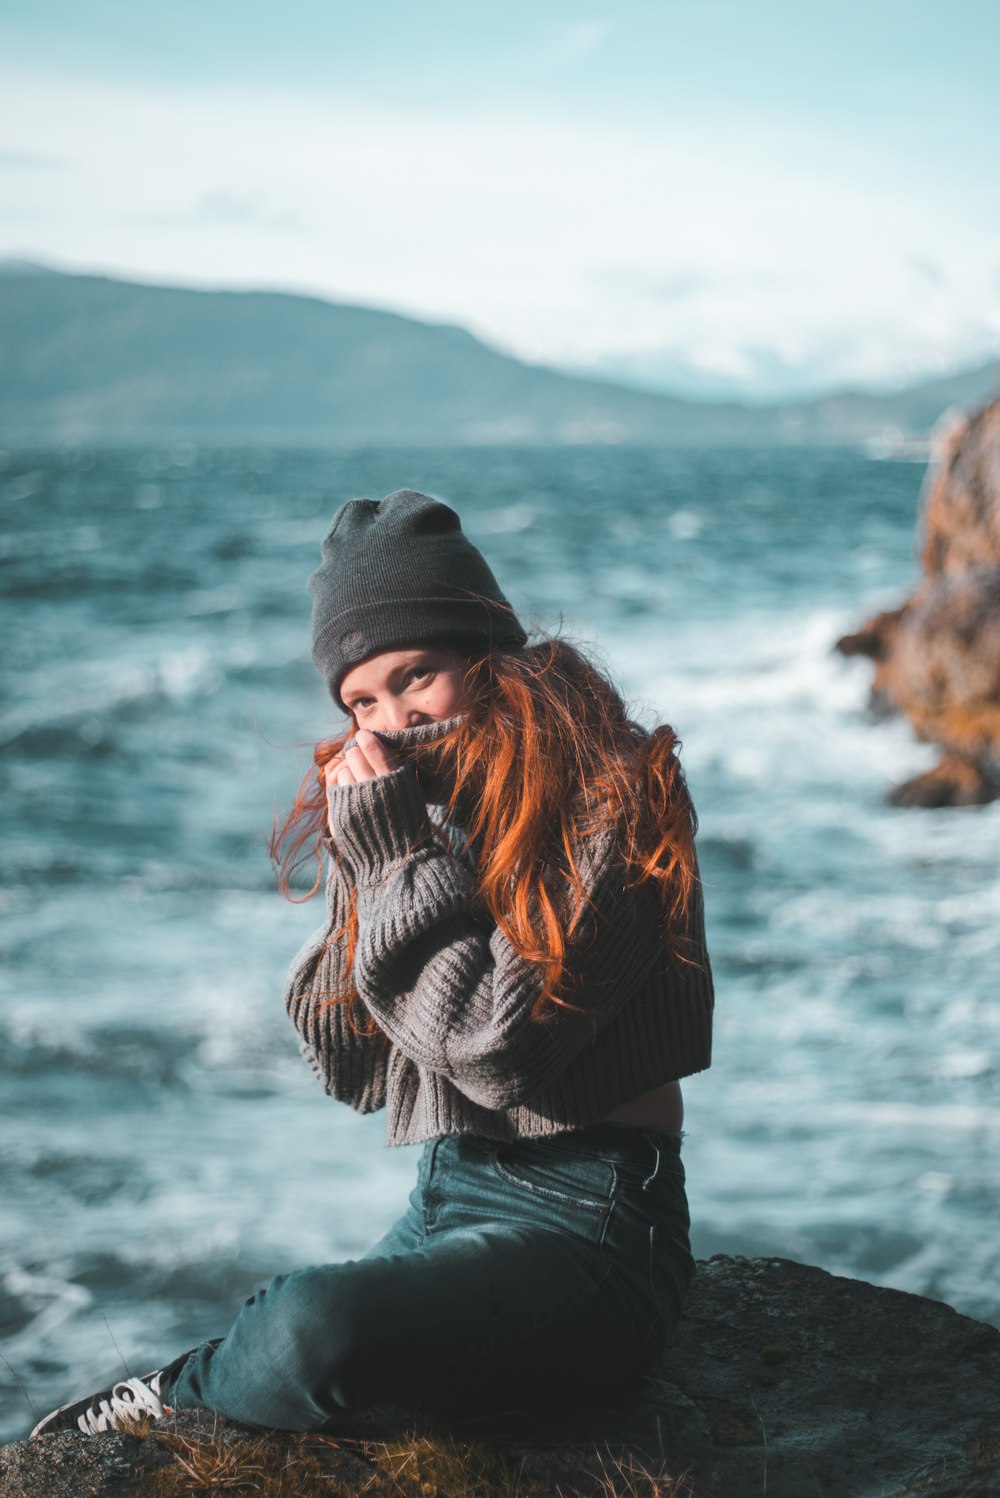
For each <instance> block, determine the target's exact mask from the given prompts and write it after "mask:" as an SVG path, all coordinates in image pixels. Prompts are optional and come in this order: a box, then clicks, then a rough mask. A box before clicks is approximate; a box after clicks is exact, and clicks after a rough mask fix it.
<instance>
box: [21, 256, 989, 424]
mask: <svg viewBox="0 0 1000 1498" xmlns="http://www.w3.org/2000/svg"><path fill="white" fill-rule="evenodd" d="M998 372H1000V364H986V365H984V366H982V367H981V368H979V369H973V370H960V371H956V372H955V373H954V374H953V375H951V376H945V377H941V378H938V379H934V380H930V381H924V382H921V383H920V384H918V385H914V386H908V387H904V388H903V389H901V390H898V391H895V392H891V393H889V394H880V395H874V394H869V393H867V392H865V391H863V390H856V389H842V390H834V391H831V392H830V393H829V394H827V395H824V396H819V397H811V398H809V399H805V400H801V401H783V402H775V403H773V404H769V405H763V404H760V405H758V404H746V403H743V402H740V401H737V400H703V399H699V398H697V397H689V396H684V395H671V394H667V393H661V392H656V391H648V390H638V389H636V388H635V387H634V386H629V385H622V384H618V383H616V382H615V381H613V380H610V379H595V378H590V377H587V376H585V375H582V374H574V373H568V372H563V371H560V370H555V369H551V368H548V367H547V366H544V365H537V364H526V363H524V362H522V361H520V360H518V359H517V358H515V357H514V356H512V355H509V354H506V353H503V352H501V351H500V350H498V349H495V348H493V347H491V346H490V345H489V344H488V343H485V342H484V341H483V340H481V339H479V338H478V337H477V336H476V335H475V334H473V333H471V332H470V331H469V330H468V329H466V328H463V327H461V326H460V325H459V324H455V323H431V322H426V321H423V320H420V319H417V318H413V317H409V316H407V315H405V314H403V313H399V312H393V311H389V310H383V309H378V308H371V307H362V306H357V305H354V304H350V303H342V302H334V301H331V300H329V299H327V298H324V297H321V296H317V295H315V294H311V293H307V292H294V291H271V290H257V289H253V288H248V289H243V288H220V289H217V290H212V289H202V288H193V287H179V286H168V285H161V284H155V283H147V282H141V281H133V280H128V279H123V278H119V277H115V276H109V275H105V274H89V273H87V274H83V273H76V272H69V271H64V270H60V269H56V268H55V267H51V266H45V265H39V264H38V263H36V262H32V261H26V260H15V261H7V262H0V438H2V439H3V440H4V441H7V442H8V443H9V442H12V441H13V442H57V443H58V442H73V441H86V442H110V443H119V442H124V443H129V442H139V441H148V440H158V439H159V440H192V441H199V442H211V441H218V442H249V443H254V442H262V443H268V444H274V443H307V444H309V445H319V446H324V445H337V444H340V443H344V442H349V443H359V442H360V443H364V442H380V443H388V444H390V445H392V444H421V443H428V444H435V445H436V444H442V445H444V444H450V443H470V444H478V443H525V444H532V443H574V442H641V443H649V444H655V443H669V444H679V445H688V444H695V443H704V442H716V443H722V444H725V445H738V444H744V443H746V444H757V443H775V442H778V443H789V442H794V443H827V442H844V441H848V442H852V441H853V442H871V441H874V440H877V439H878V438H880V437H881V436H882V435H883V434H884V432H885V430H886V428H890V429H891V430H892V431H893V432H894V433H895V432H897V431H898V432H899V434H900V435H902V436H905V437H909V438H913V437H917V438H925V437H927V436H928V435H929V434H930V432H931V431H932V429H933V427H934V424H935V422H936V421H937V420H938V419H939V418H940V417H941V416H942V413H943V412H945V411H946V410H947V409H948V408H949V407H952V408H954V407H964V406H966V405H970V404H975V403H976V402H980V403H982V402H985V401H986V400H987V399H989V397H990V395H991V393H993V391H994V389H995V386H996V383H997V375H998Z"/></svg>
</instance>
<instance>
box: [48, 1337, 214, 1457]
mask: <svg viewBox="0 0 1000 1498" xmlns="http://www.w3.org/2000/svg"><path fill="white" fill-rule="evenodd" d="M187 1357H188V1354H187V1353H186V1352H185V1353H184V1354H183V1355H182V1356H181V1357H179V1358H175V1359H174V1361H173V1362H172V1363H168V1364H167V1366H166V1367H165V1368H157V1369H156V1370H155V1371H154V1372H153V1373H146V1374H144V1375H143V1377H142V1378H123V1379H121V1380H120V1382H119V1383H117V1384H113V1385H112V1387H111V1388H110V1389H105V1390H103V1391H102V1392H101V1393H100V1394H91V1395H90V1396H89V1397H88V1398H87V1399H77V1400H75V1401H74V1403H72V1404H61V1405H60V1406H59V1408H58V1409H57V1410H53V1411H52V1413H51V1415H46V1416H45V1419H44V1420H39V1422H38V1424H37V1425H36V1426H35V1428H34V1430H33V1431H32V1432H31V1435H30V1436H29V1438H28V1439H29V1440H34V1438H35V1436H47V1435H51V1434H52V1432H53V1431H57V1430H82V1431H83V1433H84V1435H85V1436H96V1435H100V1433H101V1432H102V1431H105V1430H123V1429H127V1427H128V1426H129V1425H133V1424H135V1423H136V1421H139V1420H142V1419H147V1420H162V1419H163V1416H164V1415H171V1414H173V1410H172V1408H171V1406H170V1405H169V1404H164V1402H163V1394H164V1391H165V1390H166V1388H167V1387H168V1382H169V1380H168V1378H167V1375H168V1374H173V1373H175V1372H177V1371H179V1369H180V1367H181V1365H182V1364H183V1363H184V1362H185V1360H186V1359H187Z"/></svg>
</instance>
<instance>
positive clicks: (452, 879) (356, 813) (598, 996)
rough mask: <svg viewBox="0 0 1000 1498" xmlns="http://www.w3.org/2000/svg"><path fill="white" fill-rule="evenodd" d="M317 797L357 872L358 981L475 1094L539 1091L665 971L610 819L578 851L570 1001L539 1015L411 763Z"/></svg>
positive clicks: (537, 984) (415, 1052) (421, 1053)
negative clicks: (580, 902)
mask: <svg viewBox="0 0 1000 1498" xmlns="http://www.w3.org/2000/svg"><path fill="white" fill-rule="evenodd" d="M328 801H329V807H330V819H331V830H332V832H333V837H334V842H335V843H336V846H337V848H338V849H339V851H340V852H341V854H342V855H343V856H344V857H345V858H346V860H347V862H348V863H349V864H350V865H351V867H352V869H353V872H354V875H355V878H356V880H357V888H358V922H359V935H358V949H357V952H356V955H355V969H354V978H355V982H356V984H357V988H358V991H359V993H360V994H361V995H362V996H363V998H364V1001H365V1003H366V1005H367V1006H368V1008H369V1009H370V1010H371V1012H372V1013H373V1014H374V1015H375V1016H376V1018H377V1020H378V1022H379V1024H380V1025H381V1026H382V1028H383V1029H384V1030H385V1032H386V1034H387V1035H388V1036H389V1037H390V1038H391V1040H392V1041H393V1043H394V1044H395V1045H396V1046H397V1047H398V1048H399V1050H400V1051H402V1052H403V1053H404V1054H405V1055H406V1056H408V1057H410V1058H411V1059H412V1060H413V1061H415V1062H417V1063H418V1064H419V1065H423V1066H426V1067H428V1068H430V1069H431V1070H433V1071H437V1072H442V1073H444V1075H445V1076H447V1077H448V1078H449V1079H450V1080H451V1082H452V1083H453V1084H454V1086H455V1087H457V1088H458V1090H459V1091H460V1092H462V1093H464V1094H465V1096H466V1097H468V1098H470V1099H471V1100H472V1101H473V1102H475V1103H479V1104H480V1105H482V1106H483V1107H486V1108H491V1109H498V1108H510V1107H514V1106H516V1105H518V1104H519V1103H522V1102H524V1101H526V1100H529V1099H530V1098H532V1097H533V1096H534V1095H535V1094H537V1093H540V1092H542V1091H544V1090H545V1089H546V1088H547V1087H549V1086H550V1085H551V1084H552V1083H553V1081H555V1079H556V1078H557V1077H558V1076H559V1075H560V1073H561V1072H562V1071H563V1070H564V1069H565V1068H566V1067H567V1066H568V1065H569V1063H570V1062H571V1061H572V1060H573V1058H574V1057H575V1056H576V1055H577V1054H578V1053H579V1052H580V1051H582V1050H583V1048H584V1047H585V1046H587V1045H588V1044H590V1043H591V1042H592V1041H593V1040H594V1038H595V1037H596V1036H597V1035H598V1034H599V1032H600V1031H601V1030H602V1029H603V1028H604V1027H605V1026H606V1025H608V1024H609V1023H610V1022H611V1021H612V1020H613V1019H614V1018H615V1016H616V1015H617V1014H618V1013H619V1011H620V1010H621V1009H622V1007H623V1006H624V1005H625V1004H626V1003H627V1002H628V1000H629V998H630V996H631V995H633V994H634V993H635V991H636V988H637V986H638V985H639V984H640V983H642V982H644V981H646V980H648V979H649V978H650V975H651V974H652V973H662V974H663V975H664V978H666V976H667V969H668V966H669V963H670V958H669V957H668V954H667V953H666V951H665V949H664V945H663V942H662V939H661V915H660V906H659V896H658V893H657V891H656V889H655V886H654V885H653V883H652V881H649V882H647V883H645V884H643V885H641V886H640V887H639V888H637V889H629V888H628V887H627V882H626V870H625V867H624V861H623V859H622V857H621V855H620V853H619V852H618V839H617V837H616V836H615V834H614V830H613V829H612V830H610V831H609V832H607V833H602V834H600V835H598V836H595V837H594V838H592V839H591V840H590V841H589V842H588V843H587V844H586V845H585V846H584V847H582V848H580V849H579V850H577V855H576V856H577V864H578V867H579V870H580V874H581V877H582V879H583V882H584V885H585V887H586V889H587V892H588V894H589V895H590V897H591V899H592V900H593V902H594V905H593V907H588V908H587V909H586V911H585V913H584V914H583V916H582V917H581V920H580V922H579V924H578V925H577V927H576V929H575V931H574V933H573V936H572V938H571V942H570V954H569V955H570V960H571V961H572V962H573V964H574V966H575V967H576V968H577V969H578V971H579V972H580V974H581V978H582V982H581V984H580V986H579V988H578V989H576V990H574V992H573V993H572V994H571V995H567V997H568V998H569V999H570V1000H571V1002H572V1003H573V1004H574V1005H577V1006H579V1008H576V1009H572V1010H571V1009H565V1008H562V1007H560V1006H558V1005H553V1006H551V1008H552V1010H553V1014H552V1016H551V1017H550V1018H549V1019H546V1020H545V1021H544V1022H540V1021H537V1020H532V1018H531V1009H532V1005H533V1003H534V1001H535V1000H536V998H537V997H538V996H539V994H540V993H541V991H542V986H543V980H542V975H541V972H540V969H539V968H538V966H537V965H536V964H534V963H529V962H527V961H526V960H525V959H524V958H523V957H522V956H521V955H520V954H519V953H518V952H517V951H516V950H515V949H514V948H513V947H512V946H511V944H510V943H509V942H508V941H507V940H506V938H505V937H504V936H503V934H502V933H501V931H500V930H499V928H496V927H492V923H486V922H484V921H483V919H482V916H481V915H479V916H477V915H476V914H475V913H474V910H473V904H474V897H475V893H476V881H475V876H474V875H473V873H472V872H471V870H470V869H469V868H468V867H467V866H466V865H465V864H464V863H463V862H461V861H460V860H459V859H458V858H456V857H454V856H453V855H452V854H450V853H448V852H447V851H446V850H445V849H444V848H443V847H441V845H440V844H439V843H435V842H434V840H433V833H432V829H431V827H430V823H429V819H428V815H427V808H426V805H425V804H424V799H423V795H422V793H421V789H420V786H419V782H418V781H417V779H416V776H415V774H414V772H413V769H412V767H411V766H403V767H402V768H400V769H397V770H394V771H392V772H390V773H388V774H385V775H379V776H376V777H374V778H373V779H371V780H365V781H359V782H357V783H356V784H347V785H339V786H332V787H331V788H330V790H329V793H328ZM488 926H489V927H492V929H487V927H488ZM665 1001H667V1002H668V1001H669V999H666V1000H665Z"/></svg>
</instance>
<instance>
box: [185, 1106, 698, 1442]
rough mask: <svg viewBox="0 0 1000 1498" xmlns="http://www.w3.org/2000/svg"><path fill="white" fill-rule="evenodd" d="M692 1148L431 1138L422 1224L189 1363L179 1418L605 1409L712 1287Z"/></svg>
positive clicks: (642, 1137)
mask: <svg viewBox="0 0 1000 1498" xmlns="http://www.w3.org/2000/svg"><path fill="white" fill-rule="evenodd" d="M680 1148H681V1136H680V1135H676V1134H664V1133H660V1132H658V1131H655V1130H651V1129H642V1128H638V1127H633V1126H623V1125H620V1124H609V1123H603V1122H602V1123H599V1124H595V1125H592V1126H591V1127H589V1128H586V1129H581V1130H575V1131H573V1132H572V1133H563V1134H559V1135H554V1136H551V1137H548V1138H546V1139H529V1140H519V1141H516V1142H514V1143H504V1144H501V1143H499V1142H498V1141H496V1140H494V1139H489V1138H487V1137H485V1136H484V1135H478V1134H464V1135H441V1136H439V1137H438V1138H435V1139H431V1140H429V1141H428V1142H427V1143H426V1144H425V1145H424V1149H423V1153H422V1155H421V1157H420V1164H419V1170H418V1174H417V1181H416V1184H415V1186H414V1188H413V1190H412V1191H411V1192H410V1196H409V1209H408V1210H407V1211H406V1212H405V1213H404V1214H403V1216H402V1217H400V1218H399V1220H398V1221H397V1222H395V1223H394V1224H393V1226H392V1227H391V1228H390V1229H389V1231H388V1233H386V1234H385V1236H384V1237H383V1238H381V1239H380V1240H379V1241H378V1242H377V1243H376V1244H374V1246H373V1247H372V1248H370V1249H369V1250H368V1252H367V1253H366V1254H365V1255H364V1257H362V1258H360V1259H347V1260H345V1261H344V1262H342V1263H338V1264H322V1265H319V1266H317V1267H315V1268H311V1269H299V1270H295V1271H294V1272H293V1273H291V1274H282V1275H278V1276H277V1277H276V1278H275V1279H273V1280H272V1281H271V1283H270V1284H269V1285H268V1286H267V1287H266V1288H265V1289H262V1290H258V1291H257V1293H256V1294H255V1295H252V1296H251V1297H250V1299H249V1300H248V1301H247V1302H246V1303H245V1305H244V1307H243V1309H242V1310H241V1311H240V1313H239V1315H238V1317H237V1318H236V1321H235V1322H234V1323H233V1326H232V1328H231V1330H230V1331H229V1333H228V1335H227V1336H225V1337H223V1338H221V1339H216V1340H215V1341H212V1342H206V1343H204V1344H203V1345H202V1346H200V1347H197V1348H195V1349H194V1350H193V1351H192V1352H191V1353H189V1354H188V1355H187V1356H186V1359H185V1360H184V1361H183V1362H182V1364H181V1365H180V1367H179V1371H178V1372H177V1373H176V1374H174V1377H173V1382H172V1385H171V1387H170V1389H169V1391H168V1392H167V1394H166V1401H167V1403H168V1404H170V1405H172V1406H173V1407H174V1408H175V1409H189V1408H199V1407H201V1408H206V1409H210V1410H217V1411H218V1412H219V1413H220V1414H223V1415H228V1416H230V1417H231V1418H232V1419H235V1420H240V1421H244V1422H246V1423H247V1424H250V1425H260V1426H267V1427H272V1428H279V1429H285V1430H322V1429H323V1428H324V1426H327V1427H328V1428H334V1427H335V1424H336V1417H337V1416H338V1414H342V1413H343V1412H344V1411H347V1410H352V1409H358V1408H365V1407H371V1406H375V1407H378V1406H383V1405H386V1406H396V1407H402V1408H406V1409H413V1410H415V1411H417V1410H421V1409H432V1410H437V1411H442V1410H444V1411H449V1410H454V1411H455V1412H456V1413H461V1412H462V1411H465V1412H469V1413H475V1412H476V1411H484V1410H490V1411H491V1412H494V1413H508V1412H509V1413H516V1412H518V1411H520V1410H524V1411H525V1412H528V1413H531V1412H535V1413H537V1410H538V1407H539V1405H540V1404H542V1405H545V1404H551V1405H552V1406H558V1405H560V1404H562V1403H563V1402H564V1401H565V1402H567V1403H573V1402H577V1401H580V1400H592V1399H598V1400H599V1399H600V1398H601V1396H602V1395H603V1394H604V1393H609V1392H613V1391H615V1390H617V1389H619V1388H620V1387H622V1386H623V1385H628V1384H630V1383H631V1382H632V1381H633V1380H634V1379H637V1378H638V1376H639V1374H640V1373H641V1372H642V1371H643V1370H644V1369H645V1368H646V1367H647V1366H648V1365H649V1363H650V1362H651V1361H652V1359H653V1357H654V1356H655V1354H656V1352H657V1350H658V1349H659V1348H660V1347H661V1346H662V1345H663V1343H664V1341H665V1340H666V1338H667V1337H668V1336H669V1334H670V1332H671V1331H672V1329H673V1327H674V1326H675V1324H676V1322H677V1320H678V1318H679V1316H680V1313H681V1308H682V1305H683V1302H684V1298H685V1295H686V1292H687V1289H688V1285H689V1284H690V1281H691V1279H692V1277H693V1275H694V1269H695V1265H694V1260H693V1258H692V1257H691V1251H690V1247H689V1243H688V1230H689V1226H690V1220H689V1217H688V1206H687V1198H686V1194H685V1178H684V1167H683V1165H682V1164H681V1158H680Z"/></svg>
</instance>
